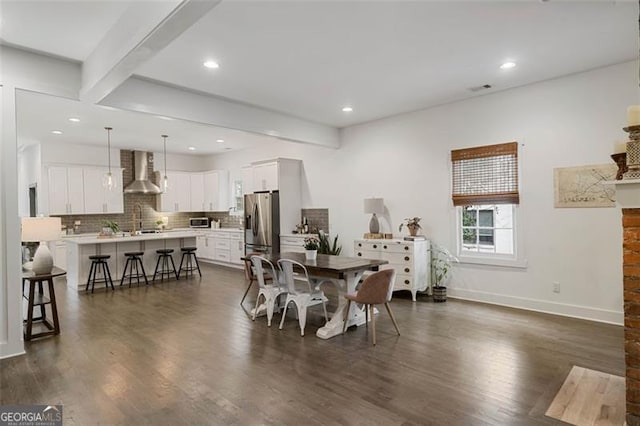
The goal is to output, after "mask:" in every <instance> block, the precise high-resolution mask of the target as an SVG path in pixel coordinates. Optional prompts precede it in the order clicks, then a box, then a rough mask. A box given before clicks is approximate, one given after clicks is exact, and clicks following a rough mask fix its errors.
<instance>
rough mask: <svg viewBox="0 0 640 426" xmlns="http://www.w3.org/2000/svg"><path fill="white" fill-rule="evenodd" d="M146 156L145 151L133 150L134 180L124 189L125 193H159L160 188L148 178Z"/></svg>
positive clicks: (160, 191)
mask: <svg viewBox="0 0 640 426" xmlns="http://www.w3.org/2000/svg"><path fill="white" fill-rule="evenodd" d="M148 157H149V155H148V154H147V153H146V152H145V151H133V176H134V178H135V180H134V181H133V182H131V183H130V184H129V185H127V187H126V188H125V189H124V193H125V194H161V193H162V190H161V189H160V188H159V187H158V186H157V185H155V184H154V183H153V182H151V181H150V180H149V170H148V164H149V163H148Z"/></svg>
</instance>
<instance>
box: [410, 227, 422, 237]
mask: <svg viewBox="0 0 640 426" xmlns="http://www.w3.org/2000/svg"><path fill="white" fill-rule="evenodd" d="M407 228H408V229H409V235H411V236H412V237H415V236H416V235H418V229H420V228H418V227H417V226H411V225H408V226H407Z"/></svg>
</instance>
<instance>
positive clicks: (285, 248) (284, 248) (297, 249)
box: [280, 243, 305, 253]
mask: <svg viewBox="0 0 640 426" xmlns="http://www.w3.org/2000/svg"><path fill="white" fill-rule="evenodd" d="M304 252H305V250H304V247H303V246H302V245H298V244H295V245H293V244H282V243H281V244H280V253H304Z"/></svg>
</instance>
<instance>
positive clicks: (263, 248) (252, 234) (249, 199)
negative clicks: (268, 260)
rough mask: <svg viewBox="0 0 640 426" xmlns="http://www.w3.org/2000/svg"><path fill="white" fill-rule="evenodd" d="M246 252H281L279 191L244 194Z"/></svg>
mask: <svg viewBox="0 0 640 426" xmlns="http://www.w3.org/2000/svg"><path fill="white" fill-rule="evenodd" d="M244 215H245V218H244V252H245V254H247V253H251V252H262V253H269V254H271V253H279V252H280V197H279V194H278V192H258V193H253V194H246V195H245V196H244Z"/></svg>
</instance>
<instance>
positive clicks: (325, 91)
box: [137, 0, 638, 127]
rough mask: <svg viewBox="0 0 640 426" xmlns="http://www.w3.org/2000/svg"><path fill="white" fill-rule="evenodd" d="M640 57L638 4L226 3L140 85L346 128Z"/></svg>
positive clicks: (148, 69)
mask: <svg viewBox="0 0 640 426" xmlns="http://www.w3.org/2000/svg"><path fill="white" fill-rule="evenodd" d="M637 57H638V3H637V2H634V1H631V2H619V1H618V2H612V1H600V2H585V1H579V2H575V1H574V2H554V1H550V2H540V1H537V0H534V1H512V2H504V1H474V2H454V1H449V2H433V1H422V2H400V1H395V2H375V1H358V2H345V1H333V2H331V1H330V2H306V1H305V2H290V1H279V2H277V1H276V2H274V1H267V2H259V1H223V2H222V3H221V4H220V5H218V6H217V7H216V8H214V9H213V10H212V11H211V12H210V13H208V14H207V15H206V16H205V17H204V18H202V19H201V20H200V21H198V22H197V23H196V24H195V25H194V26H192V27H191V28H190V29H188V30H187V31H185V32H184V33H183V34H182V35H181V36H180V37H178V38H177V39H176V40H174V42H173V43H172V44H170V45H169V46H168V47H167V48H166V49H164V50H163V51H162V52H160V53H159V54H158V55H157V56H155V57H154V58H153V59H151V60H150V61H149V62H147V63H146V64H145V65H143V66H142V67H141V68H140V69H138V70H137V74H140V75H142V76H145V77H149V78H153V79H157V80H161V81H164V82H170V83H172V84H175V85H179V86H183V87H188V88H191V89H195V90H199V91H203V92H207V93H211V94H215V95H219V96H223V97H226V98H230V99H236V100H240V101H243V102H246V103H250V104H254V105H258V106H262V107H265V108H270V109H274V110H278V111H282V112H286V113H289V114H293V115H296V116H299V117H302V118H306V119H308V120H312V121H316V122H320V123H324V124H329V125H332V126H336V127H344V126H348V125H351V124H355V123H360V122H364V121H369V120H373V119H376V118H380V117H385V116H390V115H394V114H398V113H401V112H405V111H412V110H416V109H421V108H425V107H429V106H433V105H437V104H441V103H445V102H450V101H453V100H458V99H463V98H467V97H470V96H474V94H473V93H471V92H469V91H468V90H467V89H468V88H470V87H473V86H478V85H483V84H485V83H488V84H491V85H493V87H494V88H493V89H491V90H502V89H506V88H509V87H514V86H521V85H525V84H529V83H532V82H536V81H541V80H546V79H550V78H554V77H558V76H562V75H566V74H571V73H575V72H579V71H584V70H588V69H592V68H596V67H601V66H605V65H610V64H614V63H619V62H625V61H629V60H633V59H637ZM206 58H212V59H215V60H216V61H218V62H219V64H220V68H219V69H217V70H207V69H205V68H204V67H203V66H202V62H203V61H204V60H205V59H206ZM506 60H513V61H516V62H517V63H518V66H517V68H515V69H513V70H510V71H502V70H500V69H499V65H500V64H501V63H502V62H504V61H506ZM343 105H352V106H353V108H354V112H352V113H350V114H345V113H343V112H342V111H341V107H342V106H343Z"/></svg>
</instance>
